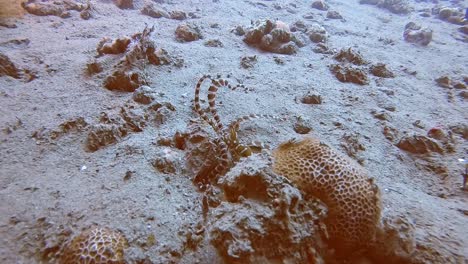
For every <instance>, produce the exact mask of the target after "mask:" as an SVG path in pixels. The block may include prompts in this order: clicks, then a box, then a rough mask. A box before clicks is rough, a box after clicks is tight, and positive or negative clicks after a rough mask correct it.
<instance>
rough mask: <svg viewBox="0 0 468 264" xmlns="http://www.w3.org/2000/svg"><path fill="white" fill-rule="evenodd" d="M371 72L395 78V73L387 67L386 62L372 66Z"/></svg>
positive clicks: (379, 75)
mask: <svg viewBox="0 0 468 264" xmlns="http://www.w3.org/2000/svg"><path fill="white" fill-rule="evenodd" d="M370 72H371V73H372V74H373V75H374V76H377V77H382V78H393V77H395V75H394V74H393V72H392V71H390V70H389V69H388V68H387V65H385V64H384V63H377V64H374V65H372V66H371V67H370Z"/></svg>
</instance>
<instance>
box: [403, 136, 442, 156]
mask: <svg viewBox="0 0 468 264" xmlns="http://www.w3.org/2000/svg"><path fill="white" fill-rule="evenodd" d="M397 147H399V148H400V149H402V150H405V151H408V152H411V153H414V154H427V153H431V152H436V153H440V154H442V153H444V150H443V149H442V148H441V147H440V146H439V144H438V143H437V142H436V141H434V140H432V139H430V138H428V137H426V136H420V135H413V136H408V137H404V138H402V139H400V142H398V144H397Z"/></svg>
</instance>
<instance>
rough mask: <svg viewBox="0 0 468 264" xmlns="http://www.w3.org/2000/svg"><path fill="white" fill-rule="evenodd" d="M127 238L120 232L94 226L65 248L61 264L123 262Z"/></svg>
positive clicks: (119, 263)
mask: <svg viewBox="0 0 468 264" xmlns="http://www.w3.org/2000/svg"><path fill="white" fill-rule="evenodd" d="M126 247H127V240H126V239H125V237H124V236H122V234H120V233H119V232H116V231H113V230H110V229H107V228H100V227H96V228H92V229H89V230H87V231H85V232H83V233H81V234H80V235H78V236H77V237H75V238H74V239H73V240H72V241H71V242H70V243H69V244H68V245H67V246H66V248H65V249H64V251H63V253H62V256H61V259H60V262H59V263H60V264H123V263H125V261H124V252H123V251H124V248H126Z"/></svg>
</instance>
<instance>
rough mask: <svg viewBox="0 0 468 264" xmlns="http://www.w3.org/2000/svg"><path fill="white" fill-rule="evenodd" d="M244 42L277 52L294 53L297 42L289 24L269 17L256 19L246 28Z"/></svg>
mask: <svg viewBox="0 0 468 264" xmlns="http://www.w3.org/2000/svg"><path fill="white" fill-rule="evenodd" d="M244 42H245V43H247V44H248V45H251V46H254V47H257V48H260V49H262V50H264V51H269V52H273V53H279V54H294V53H296V52H297V49H298V48H299V47H298V44H297V43H296V42H297V39H296V37H295V36H294V35H293V34H292V33H291V31H290V29H289V26H288V25H287V24H286V23H284V22H282V21H276V22H273V21H271V20H269V19H266V20H258V21H256V22H255V23H254V24H253V25H252V26H251V27H250V28H248V29H247V30H246V33H245V36H244Z"/></svg>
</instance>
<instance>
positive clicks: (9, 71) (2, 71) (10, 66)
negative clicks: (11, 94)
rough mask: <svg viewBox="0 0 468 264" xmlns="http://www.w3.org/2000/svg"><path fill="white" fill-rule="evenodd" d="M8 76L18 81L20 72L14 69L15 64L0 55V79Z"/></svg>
mask: <svg viewBox="0 0 468 264" xmlns="http://www.w3.org/2000/svg"><path fill="white" fill-rule="evenodd" d="M5 75H7V76H10V77H13V78H15V79H20V78H21V76H20V70H19V69H18V68H16V66H15V64H14V63H13V62H12V61H11V60H10V58H8V57H7V56H6V55H3V54H2V53H0V77H1V76H5Z"/></svg>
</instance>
